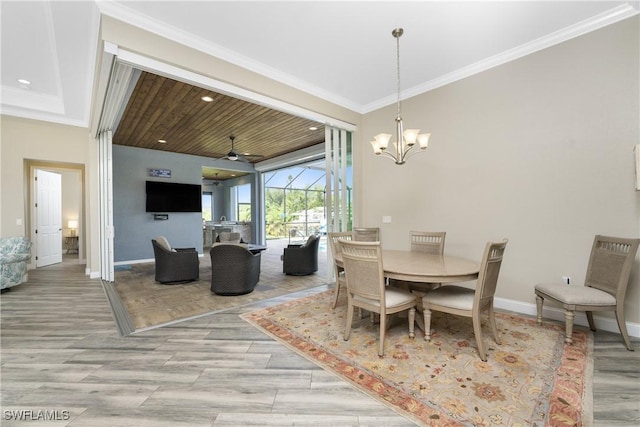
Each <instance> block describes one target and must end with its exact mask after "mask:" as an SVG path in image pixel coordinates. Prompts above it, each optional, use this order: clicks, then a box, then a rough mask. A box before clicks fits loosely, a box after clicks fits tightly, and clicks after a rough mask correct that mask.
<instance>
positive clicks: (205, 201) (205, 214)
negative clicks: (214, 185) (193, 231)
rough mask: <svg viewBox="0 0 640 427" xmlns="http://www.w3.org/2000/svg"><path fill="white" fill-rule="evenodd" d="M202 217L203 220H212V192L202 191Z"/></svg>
mask: <svg viewBox="0 0 640 427" xmlns="http://www.w3.org/2000/svg"><path fill="white" fill-rule="evenodd" d="M202 219H203V221H213V193H211V192H203V193H202Z"/></svg>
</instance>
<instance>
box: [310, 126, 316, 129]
mask: <svg viewBox="0 0 640 427" xmlns="http://www.w3.org/2000/svg"><path fill="white" fill-rule="evenodd" d="M309 130H318V128H317V127H315V126H311V127H310V128H309Z"/></svg>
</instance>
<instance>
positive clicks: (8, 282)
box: [0, 237, 31, 292]
mask: <svg viewBox="0 0 640 427" xmlns="http://www.w3.org/2000/svg"><path fill="white" fill-rule="evenodd" d="M30 260H31V240H29V239H27V238H26V237H2V238H0V289H1V290H2V292H6V291H8V290H9V288H11V287H12V286H16V285H19V284H20V283H22V282H24V281H26V280H27V263H28V262H29V261H30Z"/></svg>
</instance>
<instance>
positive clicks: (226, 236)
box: [218, 231, 240, 243]
mask: <svg viewBox="0 0 640 427" xmlns="http://www.w3.org/2000/svg"><path fill="white" fill-rule="evenodd" d="M218 236H219V237H220V242H226V243H240V233H235V232H229V231H222V232H220V234H218Z"/></svg>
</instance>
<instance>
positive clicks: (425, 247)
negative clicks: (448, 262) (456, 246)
mask: <svg viewBox="0 0 640 427" xmlns="http://www.w3.org/2000/svg"><path fill="white" fill-rule="evenodd" d="M409 235H410V239H411V250H412V251H414V252H424V253H427V254H435V255H442V254H443V253H444V240H445V238H446V237H447V233H446V231H414V230H411V231H410V232H409Z"/></svg>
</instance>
